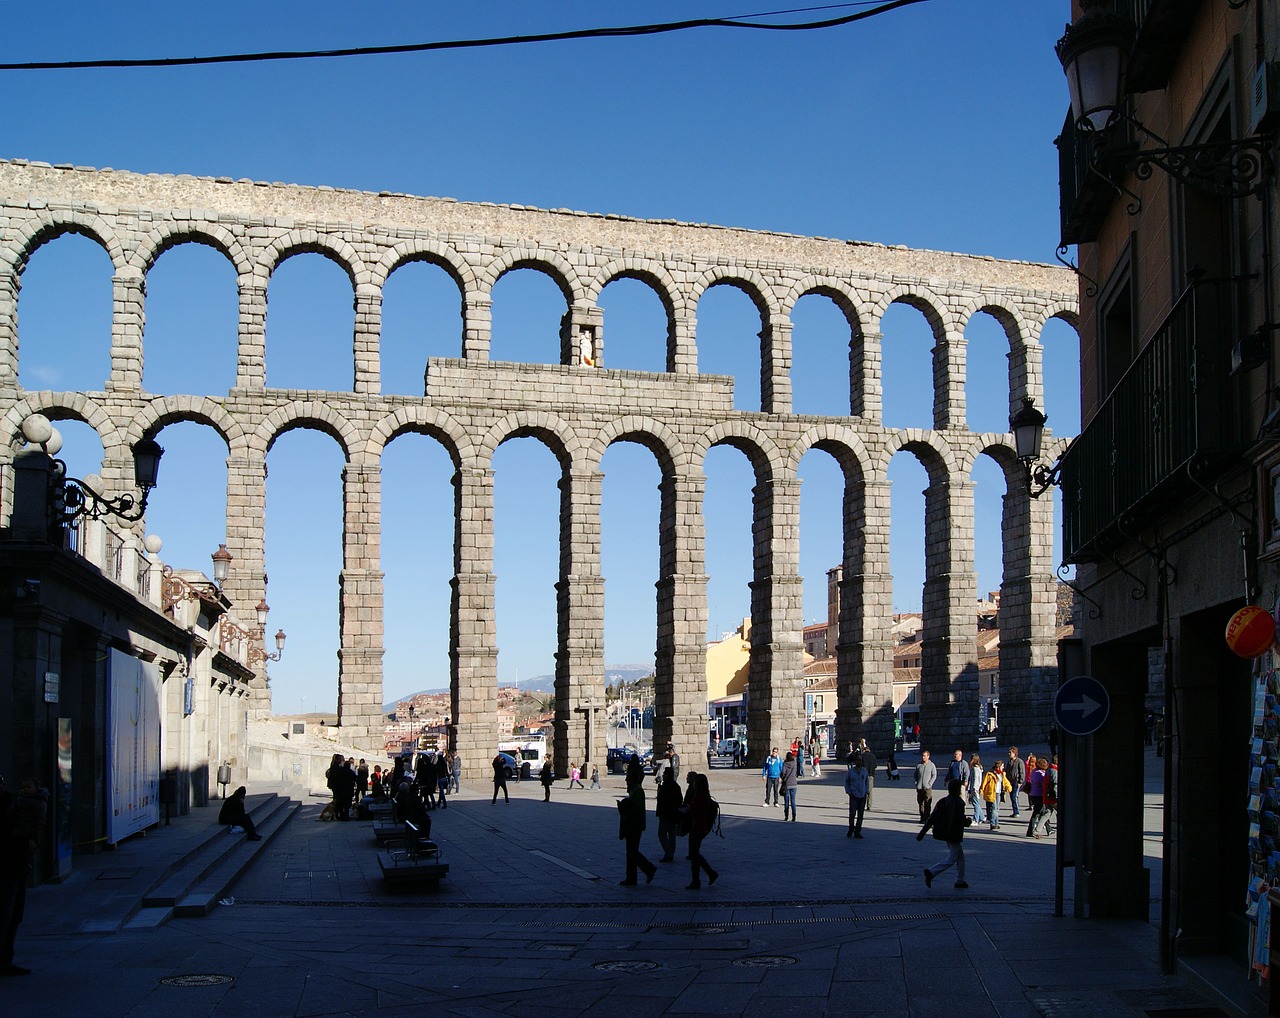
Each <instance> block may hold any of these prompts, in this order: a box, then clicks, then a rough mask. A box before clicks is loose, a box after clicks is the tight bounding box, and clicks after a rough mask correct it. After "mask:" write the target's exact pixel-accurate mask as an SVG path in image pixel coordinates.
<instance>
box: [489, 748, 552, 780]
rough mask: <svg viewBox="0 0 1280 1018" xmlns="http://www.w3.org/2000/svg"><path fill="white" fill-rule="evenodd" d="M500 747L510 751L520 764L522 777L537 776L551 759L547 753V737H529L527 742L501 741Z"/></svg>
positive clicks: (505, 751) (504, 750)
mask: <svg viewBox="0 0 1280 1018" xmlns="http://www.w3.org/2000/svg"><path fill="white" fill-rule="evenodd" d="M498 749H499V750H500V751H501V752H503V753H510V754H511V755H512V756H513V757H515V758H516V760H517V761H518V762H519V764H520V776H521V777H522V778H536V777H539V776H540V775H541V774H542V768H543V766H544V765H545V764H546V763H547V761H548V760H549V759H550V754H548V753H547V740H546V739H529V740H527V741H525V742H500V743H498Z"/></svg>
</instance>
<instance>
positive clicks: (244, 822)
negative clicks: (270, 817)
mask: <svg viewBox="0 0 1280 1018" xmlns="http://www.w3.org/2000/svg"><path fill="white" fill-rule="evenodd" d="M246 794H247V793H246V789H245V787H244V785H241V786H240V787H239V788H237V789H236V790H235V791H234V792H232V793H231V795H230V796H229V797H227V798H226V799H224V800H223V803H222V809H221V810H219V811H218V823H220V824H226V825H227V826H228V827H243V828H244V836H245V838H246V840H248V841H261V840H262V835H261V834H259V833H258V830H257V828H256V827H254V826H253V818H252V817H251V816H249V814H248V813H246V812H245V811H244V797H245V795H246Z"/></svg>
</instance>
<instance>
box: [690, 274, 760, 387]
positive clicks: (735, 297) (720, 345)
mask: <svg viewBox="0 0 1280 1018" xmlns="http://www.w3.org/2000/svg"><path fill="white" fill-rule="evenodd" d="M763 328H764V324H763V321H762V319H761V315H760V309H759V308H757V307H756V305H755V302H754V301H752V300H751V298H750V297H749V296H748V295H747V294H746V292H745V291H744V290H742V289H741V288H740V287H739V286H737V285H735V284H733V283H717V284H716V285H714V286H712V287H710V288H709V289H708V290H707V291H706V292H705V293H704V294H703V295H702V299H701V300H699V301H698V334H697V342H698V373H699V374H701V375H728V376H730V377H731V378H732V379H733V407H734V409H735V410H756V411H758V410H759V409H760V407H761V403H760V398H761V397H760V343H761V340H760V333H761V331H762V330H763Z"/></svg>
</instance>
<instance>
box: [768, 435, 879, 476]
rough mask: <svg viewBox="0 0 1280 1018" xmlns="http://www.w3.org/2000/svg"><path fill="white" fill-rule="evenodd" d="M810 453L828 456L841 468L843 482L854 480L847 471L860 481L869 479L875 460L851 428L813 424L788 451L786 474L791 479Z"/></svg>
mask: <svg viewBox="0 0 1280 1018" xmlns="http://www.w3.org/2000/svg"><path fill="white" fill-rule="evenodd" d="M811 449H818V450H820V451H822V452H825V453H829V454H830V455H831V456H832V457H833V458H834V459H835V461H836V462H837V463H839V464H840V469H841V470H843V471H844V474H845V480H846V481H849V480H853V479H854V478H853V477H851V476H850V467H853V468H854V469H855V470H856V472H857V474H858V476H859V478H860V479H864V480H871V479H872V478H871V477H870V476H869V473H870V467H871V465H872V464H873V463H874V459H873V457H872V455H871V453H870V451H869V450H868V449H867V447H866V444H865V443H864V442H863V441H862V437H861V436H860V435H859V434H858V433H857V432H856V431H854V430H853V429H852V428H847V427H843V426H841V425H837V424H816V425H814V426H813V427H811V428H809V430H807V431H806V432H804V434H802V435H801V436H800V437H799V438H798V439H797V440H796V441H795V442H794V443H793V444H792V445H791V447H790V449H788V451H787V472H788V474H791V475H794V474H795V473H796V472H797V471H798V470H799V469H800V461H801V460H803V459H804V457H805V456H806V455H807V454H808V452H809V450H811Z"/></svg>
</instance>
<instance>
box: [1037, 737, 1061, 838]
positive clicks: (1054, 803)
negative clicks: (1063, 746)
mask: <svg viewBox="0 0 1280 1018" xmlns="http://www.w3.org/2000/svg"><path fill="white" fill-rule="evenodd" d="M1040 765H1041V766H1042V767H1044V781H1043V782H1042V784H1041V792H1040V817H1039V819H1037V820H1036V821H1035V822H1034V825H1033V826H1032V828H1031V833H1032V834H1033V835H1034V836H1035V837H1037V838H1039V837H1041V835H1040V834H1039V833H1038V832H1039V828H1040V826H1041V825H1042V824H1043V826H1044V836H1046V837H1051V836H1052V835H1053V820H1054V817H1055V816H1057V813H1058V758H1057V757H1056V756H1055V757H1053V758H1052V759H1051V760H1050V761H1049V762H1048V764H1047V765H1046V764H1045V762H1044V761H1043V760H1042V761H1040Z"/></svg>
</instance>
